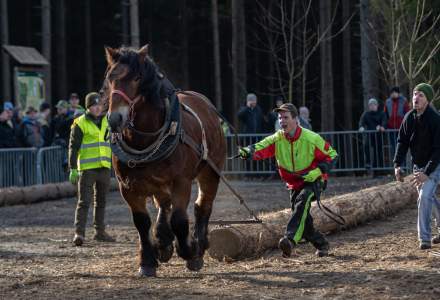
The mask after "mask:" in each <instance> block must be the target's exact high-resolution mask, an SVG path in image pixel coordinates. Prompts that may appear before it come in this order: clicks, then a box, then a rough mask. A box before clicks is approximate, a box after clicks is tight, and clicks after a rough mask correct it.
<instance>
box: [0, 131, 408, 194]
mask: <svg viewBox="0 0 440 300" xmlns="http://www.w3.org/2000/svg"><path fill="white" fill-rule="evenodd" d="M320 135H321V136H322V137H323V138H324V139H325V140H326V141H328V142H329V143H330V144H331V145H332V147H333V148H335V149H336V151H337V152H338V155H339V157H338V161H337V164H336V167H335V168H334V169H333V172H354V171H380V170H390V171H391V170H392V169H393V163H392V160H393V156H394V151H395V144H396V139H397V130H386V131H385V132H377V131H364V132H359V131H335V132H322V133H320ZM266 136H267V134H239V135H238V139H239V144H240V145H242V146H246V145H250V144H254V143H256V142H258V141H260V140H261V139H263V138H264V137H266ZM226 141H227V155H228V157H231V156H234V155H236V154H237V144H236V140H235V136H234V135H228V136H226ZM410 166H411V163H410V160H409V155H408V157H407V162H406V167H407V168H408V169H409V168H410ZM65 167H66V149H64V148H62V147H60V146H53V147H45V148H40V149H36V148H14V149H0V187H8V186H27V185H33V184H44V183H51V182H62V181H66V180H67V172H66V171H65ZM275 171H276V164H275V161H274V160H273V159H272V160H264V161H243V160H241V159H227V160H226V164H225V168H224V173H225V174H273V173H274V172H275Z"/></svg>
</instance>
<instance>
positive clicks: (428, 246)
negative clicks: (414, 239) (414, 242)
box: [419, 241, 431, 250]
mask: <svg viewBox="0 0 440 300" xmlns="http://www.w3.org/2000/svg"><path fill="white" fill-rule="evenodd" d="M419 248H420V250H427V249H431V242H430V241H421V242H420V245H419Z"/></svg>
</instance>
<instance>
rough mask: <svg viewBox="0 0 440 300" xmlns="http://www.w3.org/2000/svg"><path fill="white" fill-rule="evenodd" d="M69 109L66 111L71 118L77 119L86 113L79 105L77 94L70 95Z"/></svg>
mask: <svg viewBox="0 0 440 300" xmlns="http://www.w3.org/2000/svg"><path fill="white" fill-rule="evenodd" d="M69 104H70V108H69V110H68V115H69V116H70V117H73V118H77V117H79V116H81V115H83V114H84V112H85V111H86V110H85V109H84V107H82V106H81V105H79V97H78V94H77V93H71V94H70V97H69Z"/></svg>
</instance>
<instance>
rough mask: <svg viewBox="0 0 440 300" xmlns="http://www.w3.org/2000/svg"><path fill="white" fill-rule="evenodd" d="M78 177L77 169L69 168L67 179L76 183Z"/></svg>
mask: <svg viewBox="0 0 440 300" xmlns="http://www.w3.org/2000/svg"><path fill="white" fill-rule="evenodd" d="M78 177H79V173H78V170H77V169H71V170H70V173H69V181H70V182H71V183H72V184H77V183H78Z"/></svg>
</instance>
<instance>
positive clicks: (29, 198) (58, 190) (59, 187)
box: [0, 178, 119, 206]
mask: <svg viewBox="0 0 440 300" xmlns="http://www.w3.org/2000/svg"><path fill="white" fill-rule="evenodd" d="M118 189H119V185H118V183H117V181H116V179H114V178H112V179H111V181H110V190H111V191H115V190H118ZM76 193H77V188H76V186H75V185H73V184H71V183H70V182H60V183H49V184H41V185H31V186H26V187H9V188H3V189H0V206H9V205H18V204H31V203H36V202H40V201H47V200H58V199H62V198H70V197H75V196H76Z"/></svg>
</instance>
